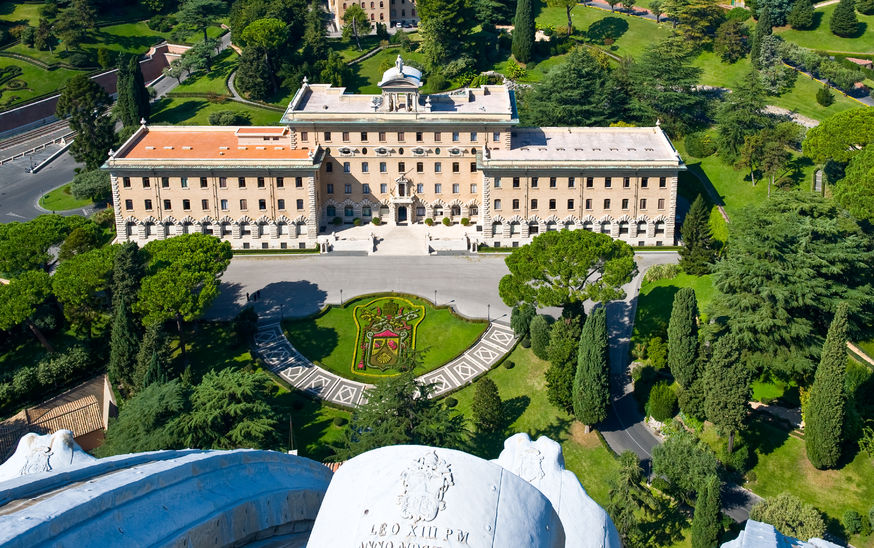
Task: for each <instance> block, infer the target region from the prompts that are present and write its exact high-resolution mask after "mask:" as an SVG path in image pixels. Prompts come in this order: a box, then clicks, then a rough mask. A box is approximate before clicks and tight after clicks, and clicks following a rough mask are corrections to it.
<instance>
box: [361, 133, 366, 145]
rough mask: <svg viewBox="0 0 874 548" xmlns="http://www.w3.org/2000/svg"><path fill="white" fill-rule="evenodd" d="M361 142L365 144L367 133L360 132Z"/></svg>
mask: <svg viewBox="0 0 874 548" xmlns="http://www.w3.org/2000/svg"><path fill="white" fill-rule="evenodd" d="M361 140H362V141H364V142H365V143H366V142H367V132H366V131H362V132H361Z"/></svg>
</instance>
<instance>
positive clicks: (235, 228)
mask: <svg viewBox="0 0 874 548" xmlns="http://www.w3.org/2000/svg"><path fill="white" fill-rule="evenodd" d="M242 237H243V229H242V227H240V223H232V224H231V238H233V239H235V240H239V239H240V238H242Z"/></svg>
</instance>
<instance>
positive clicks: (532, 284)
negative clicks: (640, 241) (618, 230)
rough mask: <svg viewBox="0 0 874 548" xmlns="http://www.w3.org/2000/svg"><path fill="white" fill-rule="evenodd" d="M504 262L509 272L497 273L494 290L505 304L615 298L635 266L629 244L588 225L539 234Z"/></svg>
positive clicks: (540, 303)
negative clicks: (498, 282) (591, 228)
mask: <svg viewBox="0 0 874 548" xmlns="http://www.w3.org/2000/svg"><path fill="white" fill-rule="evenodd" d="M505 262H506V263H507V267H508V268H509V269H510V274H507V275H506V276H504V277H503V278H501V282H500V284H499V286H498V292H499V293H500V295H501V300H503V301H504V303H505V304H507V305H508V306H512V305H515V304H516V303H519V302H527V303H531V304H535V305H536V306H561V305H563V304H564V303H568V302H573V301H579V300H586V299H591V300H593V301H602V302H606V301H609V300H612V299H620V298H622V297H624V296H625V292H624V291H623V290H622V286H623V285H625V284H626V283H628V282H629V281H631V277H632V275H633V274H634V273H635V272H636V271H637V265H636V264H635V262H634V251H633V250H632V249H631V246H630V245H628V244H627V243H625V242H623V241H621V240H614V239H613V238H611V237H610V236H609V235H607V234H598V233H595V232H591V231H588V230H561V231H555V232H546V233H543V234H540V235H538V236H537V237H535V238H534V240H532V242H531V243H530V244H527V245H525V246H522V247H520V248H518V249H515V250H513V253H511V254H510V255H509V256H508V257H507V258H506V259H505Z"/></svg>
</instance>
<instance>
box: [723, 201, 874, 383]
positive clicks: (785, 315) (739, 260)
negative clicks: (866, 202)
mask: <svg viewBox="0 0 874 548" xmlns="http://www.w3.org/2000/svg"><path fill="white" fill-rule="evenodd" d="M729 231H730V241H731V246H730V248H729V250H728V253H727V255H726V257H725V258H724V259H723V260H722V261H720V262H719V263H717V265H716V269H715V272H714V285H715V286H716V288H717V289H718V292H717V294H716V295H715V297H714V302H713V306H714V310H715V311H716V312H717V315H720V314H721V315H723V316H722V317H723V319H724V323H725V326H726V327H727V329H728V332H729V333H730V334H731V335H732V336H733V337H734V338H735V339H736V341H737V343H738V344H739V345H740V347H741V348H744V349H746V350H747V351H748V355H747V356H746V358H747V361H748V362H749V363H750V364H751V365H752V366H754V367H757V368H767V369H769V370H771V371H772V372H774V373H777V374H778V375H782V376H784V377H795V378H810V376H811V375H812V373H813V370H814V364H815V363H816V361H817V360H818V359H819V354H820V348H821V346H822V337H823V335H824V334H825V332H826V331H827V330H828V325H829V322H830V321H831V318H832V316H833V315H834V312H835V310H837V305H838V303H839V302H842V301H846V302H847V304H848V306H849V312H850V321H849V326H850V327H849V333H850V336H851V337H853V338H856V339H857V340H866V339H867V338H868V335H867V331H866V329H867V328H866V327H865V326H870V325H872V317H871V314H872V299H874V295H872V293H874V292H872V278H871V277H872V270H871V268H870V265H871V264H874V244H872V239H871V236H870V235H868V234H866V233H865V232H864V231H863V230H862V228H861V227H860V226H859V224H858V223H857V222H856V221H855V220H854V219H853V218H852V217H850V216H849V215H847V214H845V213H843V212H842V211H841V210H840V209H839V208H838V207H836V206H835V204H834V203H833V202H831V201H830V200H826V199H824V198H822V197H818V196H815V195H810V194H797V193H789V192H781V193H780V194H777V195H775V196H773V197H772V198H771V199H770V200H768V201H767V202H765V203H763V204H762V205H760V206H758V207H752V208H748V209H747V210H745V211H742V212H741V213H740V215H739V216H738V218H737V219H733V220H732V223H731V225H730V226H729Z"/></svg>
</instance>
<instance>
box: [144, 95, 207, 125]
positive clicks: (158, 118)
mask: <svg viewBox="0 0 874 548" xmlns="http://www.w3.org/2000/svg"><path fill="white" fill-rule="evenodd" d="M172 102H173V100H172V99H170V98H164V99H161V100H160V101H158V102H157V103H156V104H155V106H154V110H153V112H154V113H155V114H153V115H152V122H153V123H160V122H164V123H169V124H178V123H180V122H184V121H186V120H190V119H191V118H194V117H195V116H197V113H198V112H200V111H201V110H203V109H204V108H206V106H207V105H208V104H209V103H207V102H206V100H203V99H201V100H197V99H192V100H189V101H183V102H182V103H179V104H178V105H176V106H174V107H171V108H164V107H165V106H166V105H169V104H171V103H172Z"/></svg>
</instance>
